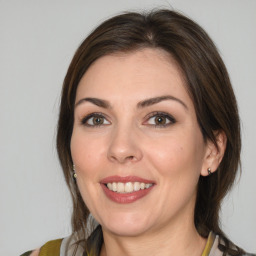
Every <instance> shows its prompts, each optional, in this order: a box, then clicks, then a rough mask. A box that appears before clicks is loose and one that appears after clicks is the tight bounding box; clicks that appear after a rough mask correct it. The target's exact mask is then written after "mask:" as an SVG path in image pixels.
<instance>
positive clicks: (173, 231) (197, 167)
mask: <svg viewBox="0 0 256 256" xmlns="http://www.w3.org/2000/svg"><path fill="white" fill-rule="evenodd" d="M75 102H76V106H75V110H74V127H73V134H72V138H71V145H70V146H71V154H72V159H73V162H74V164H75V168H76V173H77V185H78V187H79V190H80V192H81V195H82V197H83V200H84V201H85V203H86V205H87V207H88V208H89V210H90V211H91V213H92V215H93V216H94V217H95V219H96V220H97V221H98V222H99V223H100V224H101V225H102V230H103V236H104V244H103V247H102V251H101V256H104V255H105V256H110V255H111V256H115V255H127V256H128V255H131V256H140V255H155V256H157V255H161V256H165V255H168V256H170V255H183V256H184V255H190V256H191V255H201V253H202V251H203V248H204V246H205V243H206V239H204V238H202V237H201V236H200V235H199V234H198V232H197V231H196V228H195V226H194V206H195V200H196V190H197V183H198V179H199V177H200V175H203V176H206V175H208V172H207V169H208V168H209V167H210V168H211V171H212V172H214V171H215V170H216V169H217V167H218V165H219V163H220V161H221V159H222V156H223V154H224V151H225V136H224V135H223V133H221V132H219V133H218V148H216V147H215V145H214V144H213V143H212V142H209V141H205V140H204V139H203V136H202V133H201V131H200V128H199V125H198V123H197V118H196V113H195V109H194V106H193V102H192V100H191V98H190V97H189V95H188V93H187V91H186V89H185V82H184V80H183V78H182V74H181V71H180V70H179V69H178V67H177V65H176V64H175V62H174V61H173V60H172V58H171V57H170V56H169V55H168V54H167V53H165V52H164V51H161V50H156V49H143V50H139V51H135V52H131V53H127V54H122V53H119V54H115V55H107V56H104V57H102V58H100V59H98V60H97V61H96V62H95V63H94V64H92V65H91V66H90V68H89V69H88V70H87V72H86V73H85V75H84V76H83V77H82V79H81V81H80V83H79V86H78V89H77V93H76V101H75ZM115 175H118V176H120V177H126V176H138V177H140V178H143V179H147V180H151V181H153V188H152V189H151V191H150V192H149V193H148V194H147V195H146V196H144V197H142V198H140V199H138V200H136V201H134V202H131V203H124V204H120V203H117V202H114V201H113V200H111V199H109V198H108V197H107V196H106V194H105V193H104V191H103V189H102V186H101V180H102V179H104V178H107V177H109V176H115Z"/></svg>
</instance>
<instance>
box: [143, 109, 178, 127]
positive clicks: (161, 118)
mask: <svg viewBox="0 0 256 256" xmlns="http://www.w3.org/2000/svg"><path fill="white" fill-rule="evenodd" d="M174 123H176V120H175V119H174V118H173V117H172V116H171V115H169V114H167V113H161V112H160V113H159V112H154V113H152V114H151V116H150V117H149V118H148V119H147V122H146V124H147V125H153V126H155V127H159V128H164V127H167V126H169V125H172V124H174Z"/></svg>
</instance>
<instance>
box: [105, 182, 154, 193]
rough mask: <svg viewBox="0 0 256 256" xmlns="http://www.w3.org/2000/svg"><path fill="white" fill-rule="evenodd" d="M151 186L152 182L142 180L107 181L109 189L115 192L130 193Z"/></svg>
mask: <svg viewBox="0 0 256 256" xmlns="http://www.w3.org/2000/svg"><path fill="white" fill-rule="evenodd" d="M151 186H153V184H152V183H144V182H138V181H137V182H126V183H123V182H112V183H107V187H108V189H109V190H111V191H113V192H117V193H132V192H135V191H139V190H143V189H147V188H150V187H151Z"/></svg>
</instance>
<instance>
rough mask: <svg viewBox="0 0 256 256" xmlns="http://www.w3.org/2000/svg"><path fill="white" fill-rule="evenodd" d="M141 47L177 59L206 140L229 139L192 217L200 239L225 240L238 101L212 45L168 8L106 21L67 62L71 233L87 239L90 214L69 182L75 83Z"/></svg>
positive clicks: (64, 160)
mask: <svg viewBox="0 0 256 256" xmlns="http://www.w3.org/2000/svg"><path fill="white" fill-rule="evenodd" d="M142 48H153V49H154V48H156V49H162V50H164V51H166V52H167V53H169V54H170V55H171V56H172V58H173V59H174V60H175V61H176V63H177V65H178V66H179V68H180V69H181V70H182V73H183V76H184V79H185V81H186V89H187V92H188V93H189V95H190V97H191V99H192V101H193V103H194V107H195V111H196V115H197V121H198V124H199V126H200V129H201V132H202V134H203V137H204V139H205V140H211V141H212V142H213V143H215V145H216V146H217V143H216V137H215V133H216V131H223V132H224V133H225V134H226V136H227V145H226V151H225V154H224V157H223V160H222V162H221V163H220V165H219V167H218V170H217V171H216V172H215V173H214V174H212V175H211V176H209V177H202V176H201V177H200V179H199V183H198V192H197V200H196V205H195V213H194V223H195V226H196V228H197V231H198V232H199V234H200V235H201V236H203V237H207V236H208V234H209V232H210V231H214V232H216V233H218V234H221V235H222V236H223V237H225V236H224V234H223V232H222V230H221V228H220V224H219V210H220V206H221V202H222V199H223V198H224V196H225V195H226V194H227V192H228V191H229V190H230V188H231V186H232V185H233V183H234V180H235V177H236V174H237V170H238V168H239V165H240V150H241V139H240V123H239V115H238V109H237V103H236V99H235V95H234V92H233V89H232V86H231V83H230V79H229V75H228V72H227V69H226V67H225V65H224V63H223V61H222V59H221V57H220V55H219V53H218V50H217V49H216V46H215V45H214V43H213V41H212V40H211V39H210V37H209V36H208V35H207V33H206V32H205V31H204V30H203V29H202V28H201V27H200V26H199V25H198V24H196V23H195V22H194V21H192V20H191V19H189V18H187V17H185V16H184V15H182V14H180V13H178V12H175V11H171V10H153V11H150V12H147V13H136V12H129V13H124V14H121V15H118V16H115V17H113V18H110V19H108V20H106V21H105V22H103V23H102V24H101V25H100V26H98V27H97V28H96V29H95V30H94V31H93V32H91V34H90V35H89V36H88V37H87V38H86V39H85V40H84V41H83V42H82V44H81V45H80V46H79V48H78V49H77V51H76V53H75V55H74V57H73V59H72V61H71V64H70V66H69V68H68V71H67V74H66V77H65V80H64V84H63V88H62V98H61V105H60V113H59V121H58V132H57V150H58V155H59V159H60V163H61V165H62V168H63V172H64V175H65V179H66V182H67V185H68V187H69V190H70V192H71V195H72V200H73V216H72V227H73V232H74V233H75V232H78V231H79V230H80V231H81V230H82V231H83V235H82V236H81V239H82V240H84V241H86V238H85V235H86V234H85V231H86V230H88V227H87V220H88V216H89V210H88V208H87V207H86V205H85V203H84V201H83V200H82V197H81V195H80V193H79V191H78V188H77V186H76V184H75V182H74V180H73V176H72V174H73V172H72V158H71V152H70V140H71V136H72V129H73V122H74V103H75V96H76V90H77V86H78V83H79V81H80V79H81V78H82V76H83V75H84V73H85V72H86V70H87V69H88V67H89V66H90V65H91V64H92V63H93V62H94V61H96V60H97V59H99V58H100V57H102V56H104V55H108V54H112V53H116V52H132V51H135V50H140V49H142ZM80 234H81V233H80Z"/></svg>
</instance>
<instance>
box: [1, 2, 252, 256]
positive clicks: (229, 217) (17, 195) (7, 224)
mask: <svg viewBox="0 0 256 256" xmlns="http://www.w3.org/2000/svg"><path fill="white" fill-rule="evenodd" d="M152 7H173V8H175V9H177V10H180V11H182V12H183V13H185V14H187V15H188V16H189V17H191V18H193V19H194V20H195V21H197V22H198V23H199V24H201V25H202V26H203V27H204V28H205V29H206V31H207V32H208V33H209V34H210V36H211V37H212V38H213V40H214V41H215V42H216V44H217V46H218V48H219V50H220V52H221V55H222V57H223V59H224V61H225V63H226V65H227V68H228V70H229V72H230V76H231V80H232V82H233V86H234V89H235V92H236V95H237V99H238V103H239V109H240V114H241V121H242V136H243V152H242V161H243V174H242V176H241V179H240V183H239V185H237V186H236V188H235V189H234V190H233V191H232V193H231V194H230V195H229V196H228V197H227V198H226V200H225V202H224V205H223V210H222V222H223V229H224V231H225V232H226V233H227V234H228V235H229V236H230V238H231V239H232V240H233V241H234V242H236V243H238V244H239V245H240V246H242V247H244V248H246V249H247V250H249V251H254V252H256V219H255V218H256V217H255V216H256V200H255V197H256V193H255V192H256V188H255V181H256V169H255V162H254V161H255V158H256V153H255V144H256V138H255V128H256V121H255V120H256V118H255V117H256V115H255V109H256V103H255V96H256V87H255V83H256V70H255V68H256V29H255V28H256V1H255V0H243V1H242V0H241V1H238V0H225V1H222V0H215V1H207V0H197V1H196V0H194V1H191V0H179V1H178V0H177V1H174V0H173V1H154V0H151V1H149V0H148V1H146V0H144V1H142V0H129V1H127V0H126V1H122V0H115V1H114V0H108V1H103V0H102V1H98V0H96V1H95V0H94V1H85V0H84V1H82V0H80V1H78V0H77V1H71V0H69V1H67V0H66V1H64V0H59V1H58V0H55V1H54V0H47V1H46V0H44V1H39V0H33V1H32V0H31V1H29V0H23V1H22V0H16V1H12V0H8V1H3V0H2V1H1V0H0V72H1V75H0V104H1V105H0V106H1V108H0V114H1V117H0V120H1V125H0V131H1V132H0V150H1V151H0V152H1V154H0V163H1V178H0V190H1V191H0V207H1V208H0V255H5V256H8V255H19V254H20V253H21V252H24V251H26V250H28V249H32V248H35V247H38V246H40V245H42V243H44V242H46V241H47V240H50V239H54V238H59V237H63V236H66V235H68V234H69V233H70V213H71V202H70V197H69V194H68V191H67V189H66V187H65V183H64V179H63V176H62V172H61V169H60V167H59V163H58V160H57V154H56V150H55V134H56V128H55V127H56V122H57V115H58V106H59V99H60V96H59V95H60V90H61V85H62V81H63V78H64V75H65V72H66V70H67V67H68V65H69V62H70V60H71V58H72V56H73V54H74V51H75V50H76V48H77V47H78V45H79V44H80V42H81V41H82V39H84V38H85V36H86V35H87V34H88V33H89V31H91V30H92V29H93V28H94V27H95V26H96V25H98V24H99V23H100V22H101V21H103V20H104V19H105V18H108V17H110V16H112V15H114V14H117V13H119V12H120V11H124V10H138V9H139V10H140V9H149V8H152Z"/></svg>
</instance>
